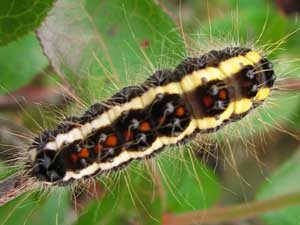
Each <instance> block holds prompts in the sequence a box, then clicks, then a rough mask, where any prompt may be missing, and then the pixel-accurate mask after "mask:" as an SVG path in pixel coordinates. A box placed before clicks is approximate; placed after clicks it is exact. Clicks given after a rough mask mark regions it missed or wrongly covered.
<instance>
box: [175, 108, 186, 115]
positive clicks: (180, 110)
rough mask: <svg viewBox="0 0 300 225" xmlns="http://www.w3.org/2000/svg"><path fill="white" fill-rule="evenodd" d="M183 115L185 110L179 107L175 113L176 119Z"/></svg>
mask: <svg viewBox="0 0 300 225" xmlns="http://www.w3.org/2000/svg"><path fill="white" fill-rule="evenodd" d="M184 114H185V109H184V107H183V106H179V107H178V108H177V109H176V111H175V115H176V116H178V117H183V116H184Z"/></svg>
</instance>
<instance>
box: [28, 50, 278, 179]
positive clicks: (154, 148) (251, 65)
mask: <svg viewBox="0 0 300 225" xmlns="http://www.w3.org/2000/svg"><path fill="white" fill-rule="evenodd" d="M274 81H275V74H274V72H273V69H272V64H271V63H270V62H269V61H268V60H267V59H266V58H264V57H263V56H261V55H260V54H259V53H257V52H255V51H252V50H250V49H245V48H240V47H230V48H226V49H223V50H221V51H215V50H213V51H211V52H208V53H207V54H204V55H202V56H200V57H199V58H188V59H186V60H185V61H183V62H182V63H181V64H179V65H178V66H177V67H176V68H175V70H174V71H170V70H165V71H158V72H156V73H155V74H154V75H152V76H151V77H150V78H149V79H147V80H146V81H145V83H143V84H142V85H141V86H131V87H127V88H124V89H123V90H121V91H120V92H118V93H117V94H115V95H114V96H113V97H112V98H111V99H109V100H107V101H104V102H103V103H96V104H95V105H93V106H92V107H91V108H90V109H89V110H88V111H87V112H85V113H84V114H83V116H82V117H73V118H70V119H69V121H66V123H62V124H60V125H59V126H58V128H57V129H56V130H52V131H45V132H44V133H42V134H41V135H40V136H39V137H37V138H36V139H35V142H34V143H33V144H32V146H31V147H30V151H31V154H32V159H31V160H32V161H31V162H30V164H29V165H30V168H32V172H31V174H32V176H34V177H37V178H38V179H40V180H45V181H47V182H51V183H65V182H68V181H70V180H72V179H81V178H83V177H89V176H93V175H95V174H99V173H103V172H107V171H111V170H114V169H118V168H120V167H122V166H124V165H125V164H128V163H129V162H130V161H131V160H133V159H140V158H144V157H150V156H151V155H153V154H155V153H156V152H158V151H159V150H160V149H162V148H163V147H164V146H166V145H172V144H176V143H178V142H180V141H183V140H184V139H187V138H188V137H190V136H192V135H193V134H195V133H208V132H211V131H216V130H218V129H219V128H220V127H222V126H224V125H225V124H226V123H228V122H230V121H234V120H237V119H240V118H242V117H244V116H245V115H246V114H248V112H249V111H250V110H251V109H252V108H255V107H256V106H257V105H259V104H260V103H261V102H262V101H263V100H265V98H266V97H267V96H268V94H269V91H270V88H271V87H272V86H273V83H274ZM30 168H29V169H30Z"/></svg>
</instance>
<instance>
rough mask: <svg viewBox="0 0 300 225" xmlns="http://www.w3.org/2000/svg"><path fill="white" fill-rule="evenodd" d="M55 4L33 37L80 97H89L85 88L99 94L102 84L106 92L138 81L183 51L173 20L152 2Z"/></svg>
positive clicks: (120, 0) (117, 0) (67, 0)
mask: <svg viewBox="0 0 300 225" xmlns="http://www.w3.org/2000/svg"><path fill="white" fill-rule="evenodd" d="M57 3H58V4H56V6H55V7H54V8H53V9H52V10H51V13H50V16H49V17H47V19H46V21H45V23H43V25H42V27H41V28H40V29H39V30H38V35H39V37H40V40H41V43H42V45H43V47H44V51H45V53H46V55H47V56H48V58H49V59H50V61H51V64H52V65H53V67H54V69H55V70H56V72H58V73H59V74H64V75H66V76H67V77H68V79H69V80H71V82H72V83H73V86H74V88H76V89H77V91H78V93H79V94H81V95H82V96H86V95H88V93H87V91H86V90H87V89H86V88H87V87H89V90H90V91H91V92H92V93H93V94H94V95H96V96H99V95H100V96H101V95H103V88H102V86H101V83H104V84H105V89H106V90H105V91H107V89H109V88H110V87H113V83H114V84H115V85H117V86H122V85H124V83H126V82H130V83H133V82H136V81H141V80H143V79H144V77H145V74H146V75H147V76H149V75H151V73H152V72H153V71H154V70H157V69H158V68H159V67H161V65H167V64H168V63H167V62H166V61H167V59H168V58H170V59H171V61H173V62H177V63H178V59H180V58H181V56H182V55H183V54H184V51H183V49H184V47H183V42H182V40H181V38H180V35H179V32H178V30H177V29H176V27H175V24H174V22H173V21H172V20H171V19H170V18H169V17H168V16H167V15H165V14H164V13H163V12H162V10H161V9H160V8H159V7H158V6H157V5H156V4H154V3H153V2H152V1H149V0H112V1H98V0H83V1H82V0H59V1H58V2H57ZM162 55H163V57H162ZM152 64H153V65H154V66H152ZM147 71H148V72H147ZM149 71H150V72H149ZM95 78H97V79H95ZM87 79H88V81H87ZM97 80H98V81H97ZM82 81H84V82H83V84H82V87H84V88H82V87H80V85H79V82H82ZM112 81H113V82H112ZM96 84H98V85H96ZM121 84H122V85H121ZM99 85H100V86H99ZM116 89H118V88H116Z"/></svg>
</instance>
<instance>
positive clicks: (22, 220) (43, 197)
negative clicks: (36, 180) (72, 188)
mask: <svg viewBox="0 0 300 225" xmlns="http://www.w3.org/2000/svg"><path fill="white" fill-rule="evenodd" d="M69 202H70V201H69V194H68V192H66V190H62V189H58V188H57V189H55V190H54V191H52V192H51V193H46V192H44V193H43V192H38V191H34V192H32V191H30V192H27V193H24V194H23V195H21V196H19V197H18V198H16V199H14V200H12V201H10V202H8V203H7V204H5V205H3V206H1V207H0V216H1V225H10V224H26V225H38V224H43V225H52V224H63V222H64V221H65V218H66V213H67V212H68V210H69V208H70V204H69Z"/></svg>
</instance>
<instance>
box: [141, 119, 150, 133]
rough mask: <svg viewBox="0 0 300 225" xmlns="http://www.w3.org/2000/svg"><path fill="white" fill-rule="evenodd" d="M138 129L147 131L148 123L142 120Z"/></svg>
mask: <svg viewBox="0 0 300 225" xmlns="http://www.w3.org/2000/svg"><path fill="white" fill-rule="evenodd" d="M139 128H140V131H143V132H146V131H149V130H150V129H151V126H150V123H149V122H147V121H144V122H142V123H141V124H140V127H139Z"/></svg>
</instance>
